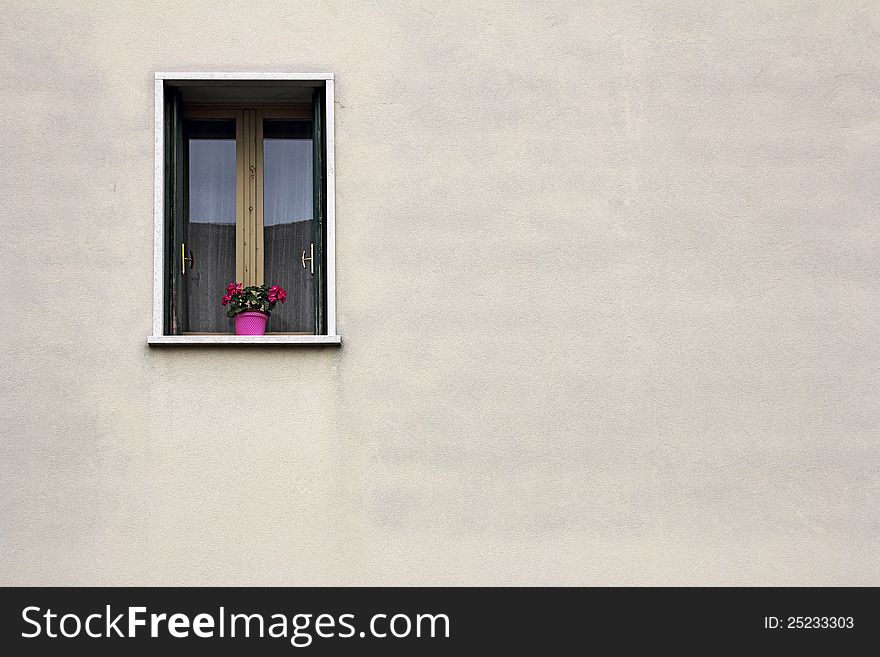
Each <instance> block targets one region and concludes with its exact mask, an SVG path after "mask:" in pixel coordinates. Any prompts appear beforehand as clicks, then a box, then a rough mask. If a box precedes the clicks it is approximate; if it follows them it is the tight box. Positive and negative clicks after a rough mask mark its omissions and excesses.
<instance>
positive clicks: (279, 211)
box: [263, 121, 315, 333]
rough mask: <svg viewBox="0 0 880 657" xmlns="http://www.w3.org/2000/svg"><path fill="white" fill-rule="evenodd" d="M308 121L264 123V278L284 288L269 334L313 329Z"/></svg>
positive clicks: (309, 331) (309, 137)
mask: <svg viewBox="0 0 880 657" xmlns="http://www.w3.org/2000/svg"><path fill="white" fill-rule="evenodd" d="M312 194H313V180H312V124H311V121H265V122H264V124H263V240H264V251H263V254H264V256H263V257H264V260H263V271H264V281H265V283H266V284H267V285H280V286H281V287H283V288H285V289H286V290H287V292H288V297H287V302H286V303H284V304H278V305H277V306H276V307H275V310H274V311H273V312H272V317H271V319H270V320H269V325H268V329H269V330H271V331H273V332H285V333H314V329H315V319H314V317H315V315H314V313H315V306H314V300H313V292H312V288H313V286H312V275H311V267H310V266H309V264H310V263H309V262H308V261H307V262H306V265H307V268H305V269H304V268H303V266H302V253H303V252H305V254H306V257H309V255H310V254H311V252H312V251H311V246H312V243H313V227H314V222H313V214H312V213H313V207H312Z"/></svg>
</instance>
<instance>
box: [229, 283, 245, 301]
mask: <svg viewBox="0 0 880 657" xmlns="http://www.w3.org/2000/svg"><path fill="white" fill-rule="evenodd" d="M242 288H243V285H242V284H241V283H230V284H229V285H227V286H226V294H227V295H228V296H229V298H230V299H231V298H232V297H234V296H235V295H236V294H241V291H242Z"/></svg>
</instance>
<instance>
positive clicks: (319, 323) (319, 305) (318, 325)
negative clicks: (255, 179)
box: [312, 87, 327, 335]
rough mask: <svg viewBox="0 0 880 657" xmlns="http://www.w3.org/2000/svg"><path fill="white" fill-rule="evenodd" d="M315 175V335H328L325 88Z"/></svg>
mask: <svg viewBox="0 0 880 657" xmlns="http://www.w3.org/2000/svg"><path fill="white" fill-rule="evenodd" d="M312 105H313V110H314V112H313V118H312V155H313V161H312V174H313V179H314V193H313V195H312V198H313V202H314V221H313V222H312V226H313V230H314V244H315V255H314V258H315V260H314V264H315V275H314V276H313V277H312V286H313V297H312V298H313V299H314V301H315V335H322V334H324V333H326V332H327V329H326V326H327V320H326V317H325V311H324V308H325V302H324V299H325V296H326V295H325V293H324V290H325V282H324V216H325V213H326V210H325V207H326V194H325V190H324V184H325V175H324V147H325V146H324V144H325V138H324V88H323V87H319V88H318V89H315V92H314V95H313V96H312Z"/></svg>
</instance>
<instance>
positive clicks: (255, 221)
mask: <svg viewBox="0 0 880 657" xmlns="http://www.w3.org/2000/svg"><path fill="white" fill-rule="evenodd" d="M333 171H334V169H333V79H332V76H329V75H311V76H293V75H286V74H252V75H248V74H223V73H212V74H183V73H167V74H166V73H158V74H156V197H155V204H156V216H155V219H154V220H155V234H156V235H155V249H156V253H155V272H154V297H155V301H154V309H153V334H152V335H151V336H150V338H149V340H148V341H149V343H150V344H223V343H232V344H242V343H259V344H265V343H275V344H338V343H339V342H340V338H339V336H338V335H336V308H335V261H334V255H335V253H334V251H335V249H334V245H335V204H334V198H333V189H334V181H333ZM230 281H240V282H242V283H244V284H245V285H246V286H247V285H262V284H264V283H265V284H267V285H274V284H277V285H281V286H282V287H284V288H285V289H286V290H287V292H288V296H287V301H286V303H285V304H278V305H277V306H276V308H275V310H274V311H273V312H272V316H271V318H270V320H269V326H268V327H267V333H266V335H265V336H236V335H234V334H233V330H232V322H231V320H229V319H228V318H227V317H226V314H225V309H224V308H223V307H222V306H221V305H220V298H221V297H222V296H223V294H224V290H225V288H226V285H227V284H228V283H229V282H230Z"/></svg>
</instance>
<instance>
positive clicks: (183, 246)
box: [180, 242, 195, 276]
mask: <svg viewBox="0 0 880 657" xmlns="http://www.w3.org/2000/svg"><path fill="white" fill-rule="evenodd" d="M187 261H189V268H190V269H193V268H194V266H195V259H194V258H193V252H192V250H190V252H189V258H187V257H186V243H185V242H181V243H180V275H181V276H186V263H187Z"/></svg>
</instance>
